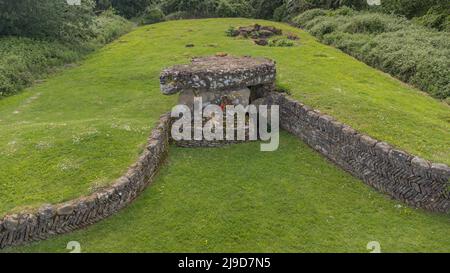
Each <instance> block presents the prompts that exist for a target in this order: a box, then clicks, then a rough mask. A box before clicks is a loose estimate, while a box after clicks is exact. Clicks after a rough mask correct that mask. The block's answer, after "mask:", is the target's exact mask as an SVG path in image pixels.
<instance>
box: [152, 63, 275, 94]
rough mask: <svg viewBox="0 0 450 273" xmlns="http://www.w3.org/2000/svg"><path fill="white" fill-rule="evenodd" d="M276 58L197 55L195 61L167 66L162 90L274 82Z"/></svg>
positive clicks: (225, 87)
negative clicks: (274, 59)
mask: <svg viewBox="0 0 450 273" xmlns="http://www.w3.org/2000/svg"><path fill="white" fill-rule="evenodd" d="M275 77H276V68H275V62H274V61H272V60H269V59H264V58H251V57H232V56H223V57H218V56H213V57H202V58H194V59H193V60H192V62H191V64H187V65H176V66H173V67H171V68H168V69H165V70H163V72H162V73H161V76H160V84H161V92H162V93H163V94H166V95H170V94H175V93H177V92H180V91H182V90H186V89H193V90H205V91H210V92H214V91H218V90H232V89H240V88H244V87H249V86H255V85H260V84H268V83H273V82H274V81H275Z"/></svg>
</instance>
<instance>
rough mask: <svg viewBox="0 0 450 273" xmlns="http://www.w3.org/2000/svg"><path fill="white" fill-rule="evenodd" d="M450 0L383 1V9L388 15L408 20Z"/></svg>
mask: <svg viewBox="0 0 450 273" xmlns="http://www.w3.org/2000/svg"><path fill="white" fill-rule="evenodd" d="M446 1H448V0H383V1H381V6H382V9H383V11H384V12H385V13H388V14H397V15H402V16H406V17H407V18H413V17H419V16H422V15H424V14H425V13H427V11H428V10H429V9H430V8H431V7H433V6H435V5H439V4H442V3H445V2H446Z"/></svg>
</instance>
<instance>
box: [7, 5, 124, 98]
mask: <svg viewBox="0 0 450 273" xmlns="http://www.w3.org/2000/svg"><path fill="white" fill-rule="evenodd" d="M131 27H132V25H131V24H130V23H129V22H128V21H126V20H125V19H123V18H122V17H120V16H117V15H114V14H113V13H112V12H105V13H103V14H102V15H100V16H98V17H96V18H94V19H93V22H92V24H91V25H90V26H89V29H87V30H86V31H88V32H89V33H90V34H89V35H90V38H89V39H88V40H86V41H84V42H83V43H68V42H66V41H64V40H47V39H41V38H32V37H15V36H2V37H0V97H2V96H8V95H11V94H14V93H16V92H17V91H19V90H20V89H22V88H24V87H26V86H28V85H30V84H31V83H32V82H33V81H34V80H36V79H38V78H40V77H42V76H44V75H45V74H47V73H49V72H51V70H52V69H54V67H57V66H61V65H63V64H66V63H70V62H74V61H76V60H79V59H80V58H81V57H82V56H83V55H84V54H86V53H87V52H90V51H91V50H93V49H95V48H98V47H99V46H101V45H103V44H105V43H108V42H110V41H111V40H113V39H114V38H116V37H118V36H119V35H122V34H123V33H125V32H127V31H128V30H130V29H131Z"/></svg>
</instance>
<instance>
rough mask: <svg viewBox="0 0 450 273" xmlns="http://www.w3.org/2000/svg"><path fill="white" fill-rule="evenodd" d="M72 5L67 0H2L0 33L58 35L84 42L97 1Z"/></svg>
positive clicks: (57, 37) (38, 35)
mask: <svg viewBox="0 0 450 273" xmlns="http://www.w3.org/2000/svg"><path fill="white" fill-rule="evenodd" d="M81 3H82V4H81V5H79V6H77V5H75V6H69V5H68V4H67V2H66V0H21V1H5V0H1V1H0V35H16V36H26V37H33V38H46V39H58V40H63V41H66V42H70V43H80V42H83V41H86V40H88V39H90V38H91V37H92V35H91V33H89V32H88V31H86V30H87V29H89V26H90V25H91V24H92V21H93V20H94V18H95V16H94V12H93V8H94V2H93V1H92V0H85V1H82V2H81Z"/></svg>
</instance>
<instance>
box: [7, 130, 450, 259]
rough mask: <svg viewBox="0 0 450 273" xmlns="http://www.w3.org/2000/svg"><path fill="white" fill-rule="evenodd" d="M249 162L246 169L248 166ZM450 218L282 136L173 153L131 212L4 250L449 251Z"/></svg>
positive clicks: (176, 150)
mask: <svg viewBox="0 0 450 273" xmlns="http://www.w3.org/2000/svg"><path fill="white" fill-rule="evenodd" d="M250 161H251V162H250ZM449 228H450V219H449V217H448V216H442V215H441V216H437V215H432V214H427V213H423V212H420V211H416V210H413V209H410V208H405V207H404V206H401V207H399V204H398V203H396V202H393V201H391V200H389V199H388V198H386V196H383V195H381V194H379V193H378V192H376V191H375V190H372V189H371V188H369V187H367V186H366V185H364V184H363V183H362V182H361V181H359V180H358V179H355V178H353V177H352V176H350V175H349V174H347V173H345V172H342V171H341V170H340V169H339V168H338V167H335V166H334V165H332V164H330V163H329V162H328V161H327V160H326V159H324V158H323V157H322V156H320V155H319V154H317V153H316V152H314V151H313V150H312V149H310V148H309V147H308V146H306V145H305V144H303V143H302V142H301V141H299V140H298V139H296V138H295V137H293V136H291V135H289V134H287V133H282V135H281V141H280V148H279V150H278V151H276V152H271V153H261V152H260V151H259V143H249V144H239V145H234V146H229V147H225V148H219V149H183V148H176V147H172V148H171V149H170V153H169V159H168V164H167V165H166V166H165V167H164V168H163V170H162V171H161V173H160V175H159V178H158V180H157V181H156V183H155V184H153V185H152V186H151V187H150V188H149V189H147V191H146V192H144V194H143V195H142V196H141V197H139V198H138V200H137V201H136V202H134V203H133V204H132V205H131V206H130V207H129V208H127V209H125V210H124V211H122V212H120V213H119V214H118V215H116V216H113V217H111V218H109V219H107V220H104V221H102V222H100V223H97V224H95V225H93V226H91V227H89V228H88V229H86V230H82V231H77V232H75V233H72V234H68V235H63V236H58V237H55V238H53V239H51V240H49V241H44V242H38V243H33V244H32V245H30V246H27V247H20V248H12V249H7V250H6V251H12V252H68V251H69V250H67V249H66V245H67V243H68V242H69V241H78V242H79V243H80V244H81V250H82V252H230V251H232V252H369V250H367V249H366V245H367V243H368V242H370V241H378V242H380V244H381V251H383V252H396V251H405V252H421V251H429V252H449V251H450V236H449Z"/></svg>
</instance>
